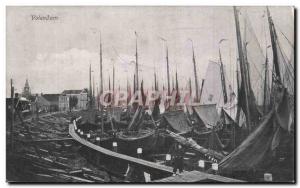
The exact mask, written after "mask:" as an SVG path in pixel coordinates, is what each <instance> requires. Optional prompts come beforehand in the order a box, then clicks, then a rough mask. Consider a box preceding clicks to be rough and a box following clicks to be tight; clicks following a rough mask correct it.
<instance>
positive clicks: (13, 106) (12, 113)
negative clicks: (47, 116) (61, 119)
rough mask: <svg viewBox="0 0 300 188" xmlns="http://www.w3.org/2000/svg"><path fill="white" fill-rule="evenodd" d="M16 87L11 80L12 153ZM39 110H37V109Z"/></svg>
mask: <svg viewBox="0 0 300 188" xmlns="http://www.w3.org/2000/svg"><path fill="white" fill-rule="evenodd" d="M14 91H15V89H14V86H13V80H12V79H10V99H11V124H10V149H11V152H12V151H13V148H14V145H13V135H14V134H13V131H14V120H15V113H14V112H15V98H14V95H15V94H14ZM36 110H37V109H36Z"/></svg>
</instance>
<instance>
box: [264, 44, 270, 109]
mask: <svg viewBox="0 0 300 188" xmlns="http://www.w3.org/2000/svg"><path fill="white" fill-rule="evenodd" d="M267 50H268V49H267ZM268 74H269V71H268V53H267V52H266V61H265V82H264V113H266V112H267V87H268Z"/></svg>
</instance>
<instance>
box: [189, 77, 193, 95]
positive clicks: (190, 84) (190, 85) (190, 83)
mask: <svg viewBox="0 0 300 188" xmlns="http://www.w3.org/2000/svg"><path fill="white" fill-rule="evenodd" d="M189 89H190V95H192V80H191V78H189Z"/></svg>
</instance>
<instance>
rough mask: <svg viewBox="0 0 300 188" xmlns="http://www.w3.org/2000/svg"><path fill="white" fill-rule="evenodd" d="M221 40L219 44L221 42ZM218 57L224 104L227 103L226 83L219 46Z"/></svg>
mask: <svg viewBox="0 0 300 188" xmlns="http://www.w3.org/2000/svg"><path fill="white" fill-rule="evenodd" d="M222 41H223V40H221V41H220V42H219V44H220V43H221V42H222ZM219 58H220V64H221V66H220V72H221V83H222V90H223V98H224V104H226V103H227V100H228V98H227V91H226V83H225V75H224V67H223V62H222V56H221V49H220V47H219Z"/></svg>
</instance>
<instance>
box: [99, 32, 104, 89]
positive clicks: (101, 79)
mask: <svg viewBox="0 0 300 188" xmlns="http://www.w3.org/2000/svg"><path fill="white" fill-rule="evenodd" d="M99 68H100V71H99V72H100V79H99V82H100V95H101V94H102V93H103V72H102V69H103V68H102V43H101V33H100V66H99Z"/></svg>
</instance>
